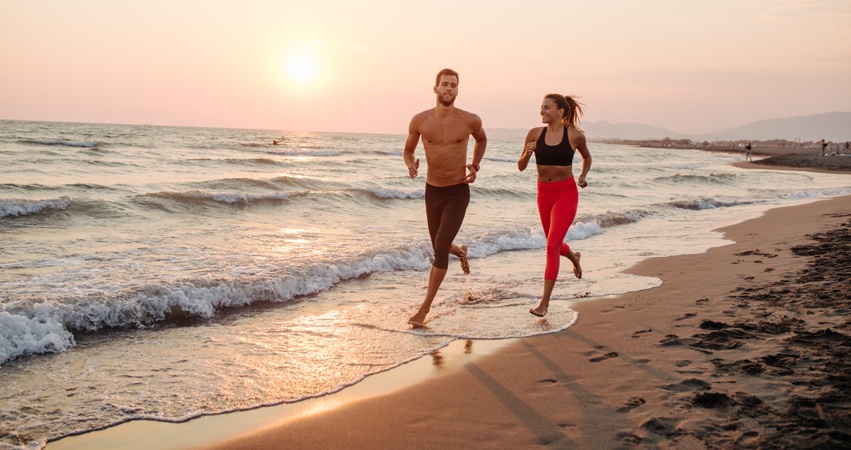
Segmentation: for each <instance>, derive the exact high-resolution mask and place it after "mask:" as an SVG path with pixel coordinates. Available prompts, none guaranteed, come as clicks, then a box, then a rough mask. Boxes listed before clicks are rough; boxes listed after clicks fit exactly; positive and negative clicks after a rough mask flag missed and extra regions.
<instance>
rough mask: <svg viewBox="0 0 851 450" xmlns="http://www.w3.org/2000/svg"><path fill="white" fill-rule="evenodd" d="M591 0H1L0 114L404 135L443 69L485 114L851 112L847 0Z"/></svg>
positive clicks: (688, 128) (650, 120)
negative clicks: (550, 100)
mask: <svg viewBox="0 0 851 450" xmlns="http://www.w3.org/2000/svg"><path fill="white" fill-rule="evenodd" d="M591 3H592V2H568V1H550V2H535V1H532V2H516V1H513V0H512V1H504V0H491V1H458V2H455V4H453V3H439V2H437V3H435V2H419V3H415V4H413V3H409V2H403V1H398V0H392V1H391V0H380V1H372V2H370V1H364V2H349V1H342V0H340V1H321V0H315V1H312V2H302V1H294V0H290V1H287V0H283V1H281V0H278V1H252V2H238V1H218V0H208V1H178V2H174V1H159V0H154V1H145V2H116V1H105V0H104V1H87V0H81V1H73V2H57V1H46V0H28V1H25V2H23V1H21V2H13V1H5V2H3V4H2V6H0V57H2V61H3V62H2V70H0V86H2V87H0V119H14V120H46V121H70V122H103V123H132V124H154V125H186V126H211V127H238V128H264V129H274V130H312V131H354V132H375V133H396V134H402V133H405V132H406V129H407V124H408V121H409V120H410V118H411V116H412V115H413V114H414V113H416V112H419V111H422V110H424V109H427V108H430V107H432V106H433V105H434V94H433V92H432V86H433V85H434V75H435V73H436V72H437V71H438V70H440V69H442V68H443V67H451V68H454V69H455V70H457V71H459V72H460V74H461V81H460V86H459V88H460V94H459V97H458V100H457V101H456V105H457V106H458V107H460V108H463V109H466V110H469V111H472V112H475V113H477V114H479V115H480V116H481V117H482V120H483V122H484V125H485V127H487V128H501V127H507V128H528V127H530V126H535V125H537V124H538V122H539V119H538V107H539V105H540V101H541V98H542V97H543V95H544V94H546V93H549V92H559V93H562V94H567V93H572V94H577V95H579V96H581V97H582V101H584V103H586V104H587V107H588V111H587V115H586V118H585V119H586V120H588V121H592V122H596V121H601V120H606V121H609V122H614V123H622V122H638V123H647V124H650V125H654V126H659V127H664V128H668V129H670V130H673V131H677V132H682V133H700V132H708V131H713V130H717V129H721V128H726V127H731V126H737V125H743V124H745V123H749V122H754V121H757V120H763V119H772V118H780V117H793V116H799V115H809V114H817V113H823V112H832V111H851V25H849V24H851V2H849V1H847V0H824V1H819V0H815V1H802V0H788V1H784V0H779V1H768V0H736V1H732V0H716V1H713V2H688V1H681V0H676V1H674V0H670V1H667V0H665V1H644V2H633V1H605V0H604V1H599V2H593V4H591ZM293 54H306V55H308V56H309V57H310V58H312V59H313V60H314V62H315V65H316V67H315V69H316V71H317V72H316V78H314V79H313V80H311V81H308V82H302V83H300V82H298V81H296V80H294V79H293V78H292V77H291V76H290V74H289V72H288V64H289V61H290V58H291V56H292V55H293Z"/></svg>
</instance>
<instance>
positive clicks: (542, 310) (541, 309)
mask: <svg viewBox="0 0 851 450" xmlns="http://www.w3.org/2000/svg"><path fill="white" fill-rule="evenodd" d="M529 312H530V313H531V314H532V315H533V316H538V317H544V316H546V315H547V307H546V306H538V307H537V308H534V309H530V310H529Z"/></svg>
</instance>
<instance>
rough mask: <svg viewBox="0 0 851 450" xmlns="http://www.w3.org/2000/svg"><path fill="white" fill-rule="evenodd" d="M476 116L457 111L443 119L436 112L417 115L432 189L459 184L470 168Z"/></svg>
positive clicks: (427, 174) (454, 109)
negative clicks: (469, 149)
mask: <svg viewBox="0 0 851 450" xmlns="http://www.w3.org/2000/svg"><path fill="white" fill-rule="evenodd" d="M475 117H476V116H475V115H473V114H471V113H469V112H467V111H464V110H461V109H458V108H453V109H452V111H449V114H445V115H443V116H442V117H441V116H440V115H439V114H438V113H437V112H436V110H435V109H430V110H428V111H423V112H421V113H419V114H417V117H416V119H415V120H417V124H418V126H417V129H418V131H419V133H420V136H421V137H422V141H423V148H424V149H425V154H426V161H427V162H428V172H427V173H426V183H428V184H430V185H432V186H438V187H441V186H451V185H455V184H459V183H460V182H461V179H463V178H464V175H465V172H466V164H467V143H468V142H469V140H470V135H471V134H472V133H473V132H475V131H477V130H474V129H473V125H474V124H475V123H476V120H475Z"/></svg>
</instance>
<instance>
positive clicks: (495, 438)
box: [48, 163, 851, 450]
mask: <svg viewBox="0 0 851 450" xmlns="http://www.w3.org/2000/svg"><path fill="white" fill-rule="evenodd" d="M745 164H746V165H750V164H747V163H745ZM778 224H782V226H778ZM720 231H721V232H723V233H724V235H725V237H726V238H727V239H729V240H730V241H732V242H731V244H729V245H726V246H723V247H716V248H713V249H711V250H709V251H708V252H706V253H703V254H697V255H685V256H676V257H669V258H657V259H651V260H647V261H645V262H643V263H641V264H639V265H637V266H635V267H633V268H631V269H630V270H629V272H630V273H634V274H638V275H646V276H653V277H658V278H660V279H661V280H662V281H663V284H662V285H661V286H660V287H657V288H653V289H649V290H645V291H641V292H634V293H630V294H627V295H621V296H617V297H613V298H609V299H603V300H595V301H586V302H582V303H578V304H576V305H575V306H573V308H574V309H576V310H577V311H578V312H579V320H578V322H577V323H576V325H574V326H572V327H571V328H569V329H567V330H566V331H563V332H560V333H556V334H551V335H545V336H540V337H535V338H526V339H521V340H515V341H512V342H511V343H510V344H508V345H506V346H504V347H502V348H500V349H498V350H496V351H495V352H493V353H491V354H489V355H487V356H484V357H481V358H477V359H473V360H470V361H467V360H463V359H461V361H460V363H457V364H450V366H451V367H452V369H451V370H444V371H442V372H441V374H440V375H439V376H430V377H425V379H421V380H420V381H419V382H417V383H415V384H413V385H408V386H404V387H401V388H399V386H398V384H397V385H395V386H394V387H393V390H392V391H390V390H389V389H388V390H385V391H381V390H380V389H379V390H378V391H376V392H373V393H372V394H371V395H368V396H365V397H361V398H358V399H355V400H352V401H348V402H340V403H338V404H336V405H335V406H334V407H333V408H317V410H321V411H319V412H315V413H310V412H307V413H299V414H293V415H292V416H288V417H280V418H279V419H278V420H277V421H274V423H270V424H266V425H264V424H260V423H258V424H257V426H255V427H252V426H251V425H250V424H247V425H245V426H243V428H242V429H243V430H245V431H244V434H240V433H238V432H231V433H229V434H227V435H224V436H223V437H221V438H217V439H215V441H216V442H217V443H216V444H215V445H211V446H210V445H207V442H210V441H209V440H207V441H204V442H201V441H200V440H196V441H195V442H194V443H193V442H190V441H191V440H184V444H182V445H180V446H179V447H180V448H204V449H207V450H213V449H216V450H218V449H277V448H280V449H283V448H533V447H549V448H633V447H658V448H790V447H791V448H839V447H842V446H843V445H847V442H849V441H851V386H849V381H851V378H849V375H848V373H849V370H851V367H849V363H850V362H851V358H849V354H851V330H849V324H851V322H849V319H848V313H849V308H850V307H851V196H845V197H839V198H835V199H831V200H824V201H817V202H812V203H807V204H803V205H797V206H791V207H783V208H777V209H773V210H770V211H768V212H767V213H766V214H765V215H764V216H762V217H760V218H757V219H753V220H749V221H746V222H743V223H740V224H736V225H733V226H729V227H726V228H723V229H721V230H720ZM584 250H585V253H584V255H586V256H585V257H592V256H591V255H592V254H593V249H584ZM560 282H561V283H569V281H560ZM544 320H546V319H544ZM473 345H475V344H473ZM430 363H431V362H425V363H424V364H430ZM420 367H422V365H421V366H420ZM400 369H402V368H399V369H394V370H391V371H390V372H389V373H388V374H386V376H389V377H394V376H395V377H397V378H398V377H405V376H409V374H406V372H404V371H403V370H400ZM382 375H384V374H382ZM344 392H345V391H344ZM332 397H333V396H332ZM244 414H250V412H249V413H235V414H234V415H223V416H219V417H218V419H217V420H219V421H228V420H229V419H228V417H229V416H233V420H239V417H246V416H240V415H244ZM205 419H206V418H203V419H200V420H205ZM266 419H268V417H267V418H266ZM243 421H245V420H243ZM192 422H195V421H191V422H190V423H186V424H178V425H171V424H170V425H169V426H172V427H177V428H178V429H180V427H183V429H184V430H188V429H189V428H188V427H190V426H192ZM209 423H214V422H209ZM145 427H146V426H145V425H142V428H143V429H145ZM207 427H211V425H207ZM147 429H148V430H151V428H147ZM108 431H109V430H106V431H104V432H95V433H90V434H89V435H84V436H78V437H75V438H71V439H72V440H75V441H74V443H75V444H76V445H77V447H75V446H70V447H68V448H93V447H89V446H88V445H87V444H92V443H93V442H95V440H97V438H98V435H99V434H100V435H101V437H102V436H103V434H102V433H105V432H108ZM209 431H210V433H214V432H215V430H213V429H212V428H210V430H209ZM67 443H69V440H62V441H58V442H56V443H51V445H48V449H51V448H54V447H55V448H65V447H63V445H62V444H67ZM103 448H108V447H103Z"/></svg>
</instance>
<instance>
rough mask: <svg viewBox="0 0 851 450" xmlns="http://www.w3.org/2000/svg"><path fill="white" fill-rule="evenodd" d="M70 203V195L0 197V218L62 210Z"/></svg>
mask: <svg viewBox="0 0 851 450" xmlns="http://www.w3.org/2000/svg"><path fill="white" fill-rule="evenodd" d="M70 203H71V197H67V196H66V197H59V198H54V199H47V200H24V199H0V218H3V217H7V216H28V215H32V214H39V213H42V212H47V211H50V210H57V209H58V210H62V209H65V208H67V207H68V205H69V204H70Z"/></svg>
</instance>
